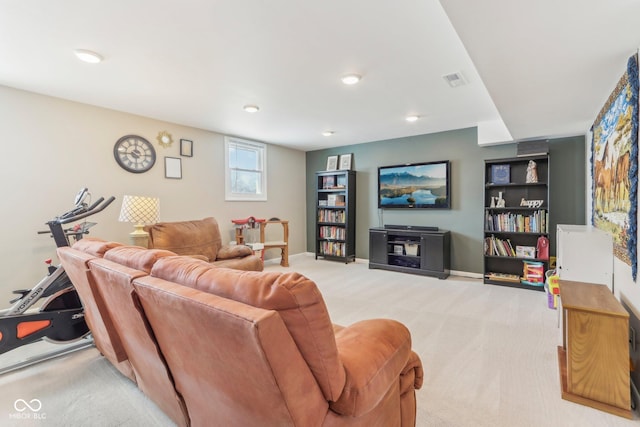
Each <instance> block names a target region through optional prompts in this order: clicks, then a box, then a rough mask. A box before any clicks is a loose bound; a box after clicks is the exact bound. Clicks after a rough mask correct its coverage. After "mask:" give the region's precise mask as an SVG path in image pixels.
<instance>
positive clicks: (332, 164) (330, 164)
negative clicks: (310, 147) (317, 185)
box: [327, 156, 338, 171]
mask: <svg viewBox="0 0 640 427" xmlns="http://www.w3.org/2000/svg"><path fill="white" fill-rule="evenodd" d="M327 170H328V171H335V170H338V156H329V157H327Z"/></svg>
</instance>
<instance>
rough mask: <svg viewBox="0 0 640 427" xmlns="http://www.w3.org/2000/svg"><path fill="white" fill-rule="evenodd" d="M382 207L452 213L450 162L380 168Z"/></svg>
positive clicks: (379, 186)
mask: <svg viewBox="0 0 640 427" xmlns="http://www.w3.org/2000/svg"><path fill="white" fill-rule="evenodd" d="M378 207H380V208H385V209H387V208H388V209H393V208H409V209H410V208H416V209H429V208H431V209H449V208H450V207H451V204H450V194H449V161H440V162H429V163H413V164H406V165H396V166H382V167H379V168H378Z"/></svg>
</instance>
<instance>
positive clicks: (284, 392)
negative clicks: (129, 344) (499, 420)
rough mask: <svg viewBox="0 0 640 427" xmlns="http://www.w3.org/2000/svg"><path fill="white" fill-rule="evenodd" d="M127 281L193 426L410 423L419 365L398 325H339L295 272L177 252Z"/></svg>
mask: <svg viewBox="0 0 640 427" xmlns="http://www.w3.org/2000/svg"><path fill="white" fill-rule="evenodd" d="M133 286H134V288H135V289H136V293H137V295H138V298H139V300H140V302H141V305H142V307H143V309H144V313H145V315H146V317H147V319H148V321H149V324H150V326H151V328H152V329H153V334H154V337H155V338H156V340H157V342H158V345H159V347H160V349H161V351H162V353H163V354H164V355H165V360H166V362H167V365H168V366H169V369H170V370H171V373H172V374H173V378H174V381H175V387H176V390H177V391H178V393H179V394H180V395H181V396H182V397H183V398H184V401H185V404H186V406H187V409H188V411H189V416H190V419H191V422H192V424H193V425H211V422H212V420H215V425H261V426H303V427H307V426H362V427H364V426H366V427H375V426H379V427H392V426H414V425H415V416H416V405H415V403H416V400H415V390H416V389H418V388H420V387H421V385H422V380H423V371H422V363H421V361H420V359H419V357H418V356H417V354H416V353H414V352H413V351H412V350H411V336H410V334H409V331H408V330H407V328H406V327H405V326H404V325H402V324H401V323H399V322H396V321H393V320H389V319H372V320H364V321H360V322H357V323H355V324H353V325H351V326H348V327H336V326H334V325H332V323H331V320H330V318H329V314H328V311H327V308H326V306H325V304H324V300H323V298H322V295H321V294H320V292H319V290H318V288H317V287H316V285H315V283H314V282H313V281H311V280H310V279H308V278H306V277H304V276H302V275H300V274H298V273H284V274H283V273H268V272H263V273H256V272H243V271H235V270H229V269H218V268H211V267H210V266H208V265H207V264H206V263H204V262H201V261H198V260H192V259H188V258H185V257H165V258H161V259H158V260H157V261H156V263H155V264H154V266H153V268H152V270H151V275H150V276H141V277H138V278H136V279H134V280H133ZM167 313H171V315H170V316H168V315H167ZM185 331H189V333H185Z"/></svg>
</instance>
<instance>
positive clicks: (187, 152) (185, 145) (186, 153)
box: [180, 139, 193, 157]
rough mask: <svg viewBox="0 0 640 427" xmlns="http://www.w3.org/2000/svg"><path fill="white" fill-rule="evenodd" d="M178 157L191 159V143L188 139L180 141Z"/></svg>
mask: <svg viewBox="0 0 640 427" xmlns="http://www.w3.org/2000/svg"><path fill="white" fill-rule="evenodd" d="M180 155H181V156H182V157H193V141H191V140H189V139H181V140H180Z"/></svg>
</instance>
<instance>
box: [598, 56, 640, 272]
mask: <svg viewBox="0 0 640 427" xmlns="http://www.w3.org/2000/svg"><path fill="white" fill-rule="evenodd" d="M591 132H592V147H591V162H592V164H591V167H592V170H591V172H592V175H591V176H592V180H593V181H592V192H593V193H592V196H593V197H592V201H593V205H592V214H593V215H592V220H593V225H594V226H595V227H597V228H600V229H602V230H604V231H607V232H609V233H611V234H612V235H613V241H614V255H615V256H616V257H617V258H618V259H620V260H622V261H624V262H625V263H627V264H628V265H630V266H631V268H632V276H633V280H635V279H636V274H637V272H636V269H637V265H636V264H637V185H638V163H637V159H638V57H637V55H633V56H632V57H631V58H629V61H628V63H627V71H626V72H625V74H624V75H623V76H622V77H621V79H620V81H619V82H618V84H617V86H616V89H615V90H614V91H613V93H612V94H611V96H610V97H609V99H608V101H607V103H606V104H605V105H604V107H603V108H602V110H601V111H600V114H599V115H598V117H597V118H596V120H595V122H594V123H593V126H592V128H591Z"/></svg>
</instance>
